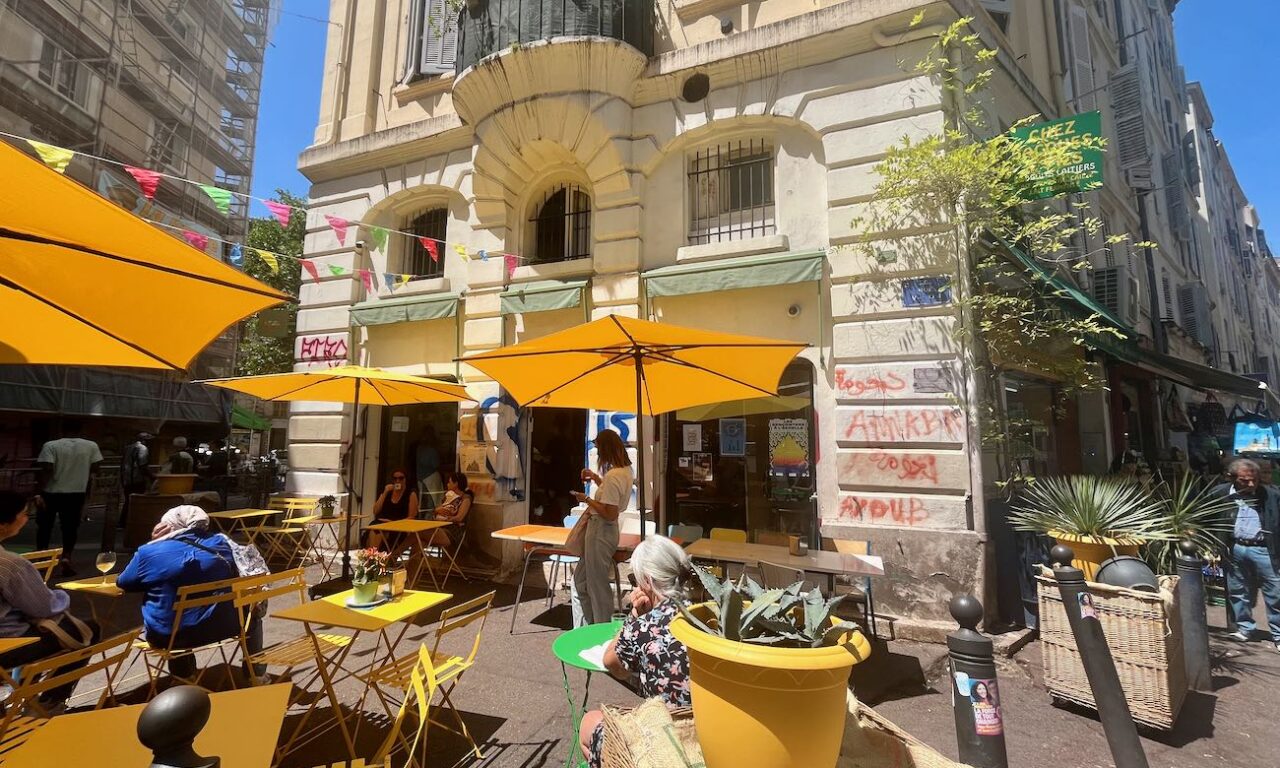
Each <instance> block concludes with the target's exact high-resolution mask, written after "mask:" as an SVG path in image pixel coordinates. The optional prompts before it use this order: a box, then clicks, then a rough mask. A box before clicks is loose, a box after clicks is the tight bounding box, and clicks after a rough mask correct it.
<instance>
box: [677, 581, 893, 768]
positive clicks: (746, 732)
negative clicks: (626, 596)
mask: <svg viewBox="0 0 1280 768" xmlns="http://www.w3.org/2000/svg"><path fill="white" fill-rule="evenodd" d="M692 612H693V613H694V615H695V616H696V617H697V618H698V619H700V620H704V621H705V620H707V619H708V617H709V616H710V610H709V608H707V607H706V606H695V607H694V608H693V609H692ZM671 633H672V634H673V635H675V636H676V638H677V639H679V640H680V642H682V643H684V646H685V648H686V649H688V651H689V672H690V677H691V683H692V694H693V720H694V726H695V727H696V728H697V732H698V742H699V743H700V744H701V746H702V754H703V757H704V758H705V760H706V765H707V768H743V767H744V766H751V768H818V767H825V766H834V765H835V764H836V758H837V757H838V756H839V754H840V742H841V739H842V738H843V735H844V722H845V714H846V702H845V691H846V690H847V687H848V684H849V672H850V670H851V669H853V665H854V664H857V663H858V662H860V661H862V660H864V659H866V658H867V657H868V656H870V655H871V645H870V643H868V642H867V639H866V638H865V637H863V635H862V633H861V632H858V631H857V630H854V631H853V632H851V633H850V635H849V636H848V637H847V638H846V641H845V642H844V643H843V644H842V645H838V646H832V647H826V648H770V647H767V646H762V645H753V644H750V643H738V642H733V641H731V640H725V639H724V638H722V637H716V636H714V635H709V634H707V633H706V632H703V631H702V630H700V629H698V628H697V627H695V626H693V625H691V624H689V623H688V622H687V621H685V619H684V617H682V616H677V617H676V618H675V620H674V621H672V622H671Z"/></svg>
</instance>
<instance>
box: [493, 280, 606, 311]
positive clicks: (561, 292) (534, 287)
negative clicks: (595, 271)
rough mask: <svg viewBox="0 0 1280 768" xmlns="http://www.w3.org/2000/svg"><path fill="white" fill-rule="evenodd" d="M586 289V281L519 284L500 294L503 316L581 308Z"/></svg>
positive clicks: (540, 281)
mask: <svg viewBox="0 0 1280 768" xmlns="http://www.w3.org/2000/svg"><path fill="white" fill-rule="evenodd" d="M586 287H587V281H586V280H539V281H537V282H533V283H517V284H515V285H512V286H510V287H508V288H507V289H506V290H505V291H503V292H502V293H501V294H500V298H501V299H502V314H504V315H516V314H523V313H525V312H548V311H550V310H553V309H572V308H574V307H580V306H582V294H583V291H584V290H585V289H586Z"/></svg>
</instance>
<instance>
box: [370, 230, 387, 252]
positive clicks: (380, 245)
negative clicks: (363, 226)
mask: <svg viewBox="0 0 1280 768" xmlns="http://www.w3.org/2000/svg"><path fill="white" fill-rule="evenodd" d="M369 239H370V240H372V241H373V248H374V250H377V251H382V252H383V253H386V251H387V230H385V229H383V228H382V227H369Z"/></svg>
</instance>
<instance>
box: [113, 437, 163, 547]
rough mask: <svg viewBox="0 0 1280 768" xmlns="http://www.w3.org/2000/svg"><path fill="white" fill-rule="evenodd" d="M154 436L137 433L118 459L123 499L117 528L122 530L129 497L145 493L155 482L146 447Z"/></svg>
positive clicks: (149, 452)
mask: <svg viewBox="0 0 1280 768" xmlns="http://www.w3.org/2000/svg"><path fill="white" fill-rule="evenodd" d="M153 439H155V438H154V436H153V435H152V434H151V433H150V432H139V433H138V438H137V439H136V440H134V441H133V442H132V443H130V444H129V445H128V446H126V447H125V449H124V455H123V456H121V457H120V488H121V491H122V494H121V495H122V496H123V498H122V499H121V501H120V522H119V527H121V528H124V527H125V526H126V525H127V524H128V522H129V495H130V494H134V493H146V492H147V490H148V489H149V488H150V487H151V482H152V481H153V480H155V474H154V473H153V472H152V471H151V449H150V448H148V447H147V444H148V443H150V442H151V441H152V440H153Z"/></svg>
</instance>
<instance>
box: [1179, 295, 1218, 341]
mask: <svg viewBox="0 0 1280 768" xmlns="http://www.w3.org/2000/svg"><path fill="white" fill-rule="evenodd" d="M1178 308H1179V309H1180V310H1182V327H1183V329H1184V330H1186V332H1187V333H1188V334H1189V335H1190V336H1191V337H1192V338H1194V339H1196V340H1197V341H1199V342H1200V343H1201V344H1203V345H1204V346H1206V347H1211V346H1213V328H1212V326H1211V324H1210V323H1211V321H1210V319H1209V295H1208V293H1207V292H1206V291H1205V287H1204V286H1203V285H1201V284H1200V283H1183V284H1182V285H1180V286H1178Z"/></svg>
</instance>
